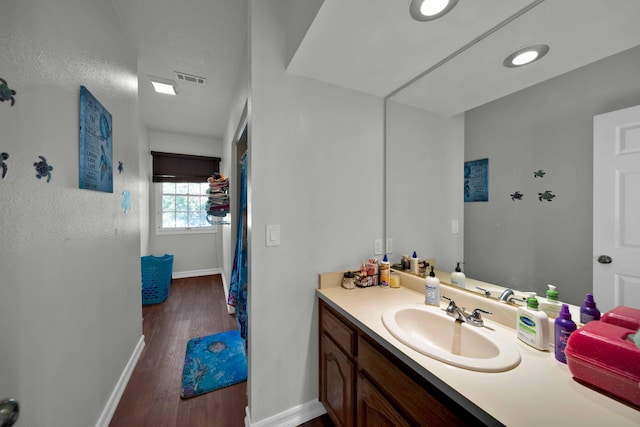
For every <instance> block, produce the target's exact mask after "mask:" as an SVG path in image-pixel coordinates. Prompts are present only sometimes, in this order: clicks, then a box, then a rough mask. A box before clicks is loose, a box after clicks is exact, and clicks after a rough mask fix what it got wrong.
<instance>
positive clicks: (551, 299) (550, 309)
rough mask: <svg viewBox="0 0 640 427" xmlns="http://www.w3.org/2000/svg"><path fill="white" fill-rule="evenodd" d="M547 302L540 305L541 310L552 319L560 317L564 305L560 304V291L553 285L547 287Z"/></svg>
mask: <svg viewBox="0 0 640 427" xmlns="http://www.w3.org/2000/svg"><path fill="white" fill-rule="evenodd" d="M547 288H548V289H547V300H546V301H544V302H542V303H540V310H542V311H544V312H545V313H546V314H547V316H549V317H550V318H551V319H555V318H556V317H558V314H559V313H560V309H561V308H562V305H561V304H560V302H558V290H557V289H556V287H555V286H553V285H547Z"/></svg>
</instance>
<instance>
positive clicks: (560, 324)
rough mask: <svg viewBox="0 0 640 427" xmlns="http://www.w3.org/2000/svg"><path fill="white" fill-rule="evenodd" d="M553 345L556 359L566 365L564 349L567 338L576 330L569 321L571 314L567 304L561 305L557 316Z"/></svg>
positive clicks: (574, 325)
mask: <svg viewBox="0 0 640 427" xmlns="http://www.w3.org/2000/svg"><path fill="white" fill-rule="evenodd" d="M553 329H554V334H553V337H554V339H553V343H554V347H555V349H554V350H555V354H556V359H557V360H559V361H560V362H562V363H567V356H566V354H564V349H565V347H566V346H567V341H568V340H569V336H570V335H571V333H572V332H573V331H575V330H576V324H575V322H574V321H573V320H571V312H570V311H569V306H568V305H567V304H562V310H560V313H559V314H558V318H557V319H556V321H555V323H554V326H553Z"/></svg>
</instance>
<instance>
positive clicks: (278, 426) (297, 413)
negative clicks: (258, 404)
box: [244, 400, 327, 427]
mask: <svg viewBox="0 0 640 427" xmlns="http://www.w3.org/2000/svg"><path fill="white" fill-rule="evenodd" d="M245 413H246V416H245V418H244V425H245V427H296V426H299V425H300V424H303V423H306V422H307V421H309V420H312V419H314V418H317V417H319V416H320V415H324V414H326V413H327V411H326V410H325V409H324V406H322V403H320V401H319V400H311V401H309V402H307V403H303V404H302V405H298V406H295V407H293V408H291V409H287V410H286V411H284V412H280V413H279V414H275V415H273V416H271V417H269V418H266V419H264V420H262V421H258V422H257V423H252V422H251V414H250V413H249V407H248V406H247V407H246V408H245Z"/></svg>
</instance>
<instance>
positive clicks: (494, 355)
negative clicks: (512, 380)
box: [382, 304, 520, 372]
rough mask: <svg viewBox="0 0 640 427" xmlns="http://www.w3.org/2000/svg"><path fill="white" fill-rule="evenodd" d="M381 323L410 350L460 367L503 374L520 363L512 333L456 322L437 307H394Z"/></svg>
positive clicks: (383, 317) (385, 313)
mask: <svg viewBox="0 0 640 427" xmlns="http://www.w3.org/2000/svg"><path fill="white" fill-rule="evenodd" d="M382 323H383V324H384V326H385V327H386V328H387V329H388V330H389V332H390V333H391V335H393V336H394V337H395V338H397V339H398V340H399V341H401V342H402V343H404V344H406V345H407V346H409V347H411V348H412V349H414V350H416V351H418V352H420V353H422V354H424V355H426V356H429V357H431V358H433V359H436V360H439V361H441V362H444V363H448V364H450V365H454V366H458V367H460V368H465V369H469V370H472V371H482V372H504V371H508V370H509V369H513V368H515V367H516V366H518V364H519V363H520V352H519V351H518V349H517V348H516V346H515V344H514V343H513V340H514V339H515V332H514V333H513V334H510V333H508V332H507V331H504V330H501V329H500V330H498V329H497V328H495V329H494V328H487V327H478V326H472V325H469V324H466V323H462V322H457V321H455V320H454V319H453V318H452V317H450V316H448V315H447V314H446V313H445V312H444V310H442V309H440V308H439V307H434V306H426V305H418V304H407V305H399V306H395V307H392V308H390V309H387V310H386V311H385V312H384V313H383V314H382Z"/></svg>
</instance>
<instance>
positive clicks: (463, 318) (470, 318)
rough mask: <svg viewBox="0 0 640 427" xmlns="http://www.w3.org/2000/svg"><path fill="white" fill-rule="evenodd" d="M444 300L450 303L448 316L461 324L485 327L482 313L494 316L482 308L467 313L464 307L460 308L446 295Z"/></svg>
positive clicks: (447, 310)
mask: <svg viewBox="0 0 640 427" xmlns="http://www.w3.org/2000/svg"><path fill="white" fill-rule="evenodd" d="M442 298H443V299H446V300H447V301H449V305H448V306H447V308H446V310H445V311H446V312H447V314H448V315H449V316H451V317H453V318H454V319H456V320H459V321H460V322H464V323H469V324H471V325H473V326H484V321H483V320H482V314H481V313H484V314H493V313H491V312H490V311H486V310H483V309H481V308H476V309H474V310H473V311H472V312H471V313H467V312H466V311H465V308H464V307H458V306H457V305H456V302H455V301H454V300H452V299H451V298H448V297H446V296H444V295H442Z"/></svg>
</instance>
